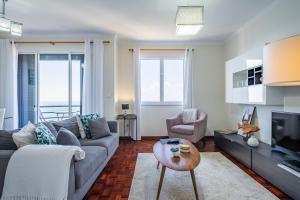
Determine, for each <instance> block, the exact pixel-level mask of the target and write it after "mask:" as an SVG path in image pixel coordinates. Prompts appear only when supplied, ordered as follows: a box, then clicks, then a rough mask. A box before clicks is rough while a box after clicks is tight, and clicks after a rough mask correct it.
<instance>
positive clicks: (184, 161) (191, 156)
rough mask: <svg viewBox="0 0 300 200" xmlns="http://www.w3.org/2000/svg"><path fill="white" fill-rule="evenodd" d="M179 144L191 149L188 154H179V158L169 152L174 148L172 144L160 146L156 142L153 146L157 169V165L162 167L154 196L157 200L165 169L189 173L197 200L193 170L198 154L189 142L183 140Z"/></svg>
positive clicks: (198, 159)
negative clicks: (186, 145)
mask: <svg viewBox="0 0 300 200" xmlns="http://www.w3.org/2000/svg"><path fill="white" fill-rule="evenodd" d="M180 143H182V144H188V145H190V147H191V148H190V152H189V153H180V156H179V157H173V153H172V152H171V151H170V148H172V146H175V145H173V144H161V142H160V141H158V142H156V143H155V144H154V146H153V153H154V156H155V158H156V159H157V160H158V164H157V168H158V167H159V164H161V165H162V170H161V174H160V180H159V185H158V191H157V196H156V199H157V200H158V199H159V195H160V191H161V187H162V183H163V180H164V175H165V171H166V168H169V169H172V170H175V171H190V173H191V177H192V182H193V187H194V191H195V195H196V199H197V200H198V199H199V196H198V192H197V186H196V179H195V173H194V169H195V168H196V167H197V166H198V165H199V163H200V153H199V151H198V149H197V148H196V147H195V146H194V145H193V144H192V143H191V142H189V141H187V140H185V139H180Z"/></svg>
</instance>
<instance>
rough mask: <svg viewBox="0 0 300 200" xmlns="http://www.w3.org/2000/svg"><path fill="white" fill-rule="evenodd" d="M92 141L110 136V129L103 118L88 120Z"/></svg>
mask: <svg viewBox="0 0 300 200" xmlns="http://www.w3.org/2000/svg"><path fill="white" fill-rule="evenodd" d="M88 123H89V127H90V131H91V136H92V139H98V138H102V137H106V136H109V135H110V129H109V126H108V123H107V121H106V119H105V117H102V118H98V119H89V120H88Z"/></svg>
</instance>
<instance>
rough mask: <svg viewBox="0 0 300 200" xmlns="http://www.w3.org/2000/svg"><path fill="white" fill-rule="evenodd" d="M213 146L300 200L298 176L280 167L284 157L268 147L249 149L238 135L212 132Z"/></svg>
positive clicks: (299, 178)
mask: <svg viewBox="0 0 300 200" xmlns="http://www.w3.org/2000/svg"><path fill="white" fill-rule="evenodd" d="M214 140H215V144H216V145H217V146H218V147H220V148H221V149H222V150H224V151H225V152H226V153H228V154H230V155H231V156H233V157H234V158H236V159H237V160H238V161H240V162H241V163H243V164H244V165H245V166H247V167H248V168H250V169H252V170H253V171H254V172H256V173H257V174H258V175H260V176H262V177H263V178H264V179H266V180H267V181H269V182H270V183H272V184H273V185H274V186H276V187H278V188H279V189H280V190H282V191H283V192H285V193H286V194H287V195H289V196H290V197H292V198H293V199H296V200H298V199H299V200H300V176H299V174H297V173H293V172H291V171H289V170H288V169H284V168H282V167H280V166H281V165H280V163H281V162H282V161H283V160H285V159H286V155H285V154H283V153H280V152H276V151H272V148H271V146H270V145H268V144H266V143H263V142H260V144H259V146H258V147H255V148H254V147H250V146H248V145H247V143H246V142H245V141H244V140H243V137H242V136H241V135H238V134H231V135H225V134H222V133H220V132H218V131H214Z"/></svg>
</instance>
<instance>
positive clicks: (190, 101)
mask: <svg viewBox="0 0 300 200" xmlns="http://www.w3.org/2000/svg"><path fill="white" fill-rule="evenodd" d="M193 54H194V51H193V49H186V50H185V59H184V83H183V84H184V87H183V95H184V96H183V105H184V108H193V106H194V94H193V91H194V90H193Z"/></svg>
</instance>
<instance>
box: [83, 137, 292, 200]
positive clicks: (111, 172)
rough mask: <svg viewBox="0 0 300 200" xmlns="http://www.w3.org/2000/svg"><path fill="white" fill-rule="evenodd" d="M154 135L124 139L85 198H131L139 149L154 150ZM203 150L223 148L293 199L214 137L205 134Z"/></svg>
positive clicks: (284, 197)
mask: <svg viewBox="0 0 300 200" xmlns="http://www.w3.org/2000/svg"><path fill="white" fill-rule="evenodd" d="M156 141H157V139H156V138H155V139H154V138H144V139H143V140H142V141H138V142H134V141H131V140H121V141H120V146H119V148H118V150H117V152H116V153H115V155H114V156H113V157H112V159H111V160H110V161H109V163H108V165H107V166H106V167H105V169H104V170H103V172H102V173H101V174H100V176H99V177H98V179H97V180H96V182H95V183H94V185H93V186H92V188H91V189H90V191H89V192H88V194H87V195H86V197H85V199H88V200H125V199H128V196H129V191H130V186H131V182H132V178H133V174H134V169H135V163H136V159H137V155H138V153H152V147H153V145H154V143H155V142H156ZM197 148H198V150H199V151H200V152H221V153H222V154H223V155H224V156H226V157H227V158H228V159H230V160H231V161H232V162H233V163H235V164H236V165H237V166H238V167H239V168H241V169H242V170H243V171H245V172H246V173H247V174H248V175H250V176H251V177H252V178H254V179H255V180H256V181H257V182H258V183H260V184H261V185H262V186H264V187H265V188H266V189H268V190H269V191H270V192H272V193H273V194H274V195H276V196H277V197H278V198H279V199H281V200H290V199H291V198H289V197H288V196H287V195H285V194H284V193H283V192H281V191H280V190H279V189H278V188H276V187H274V186H273V185H271V184H270V183H268V182H267V181H266V180H264V179H263V178H262V177H260V176H259V175H257V174H256V173H255V172H253V171H252V170H251V169H249V168H247V167H246V166H244V165H243V164H241V163H240V162H238V161H237V160H235V159H234V158H233V157H231V156H230V155H228V154H227V153H225V152H223V151H221V150H220V149H219V148H218V147H217V146H215V144H214V141H213V138H206V139H205V145H203V144H198V145H197Z"/></svg>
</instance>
